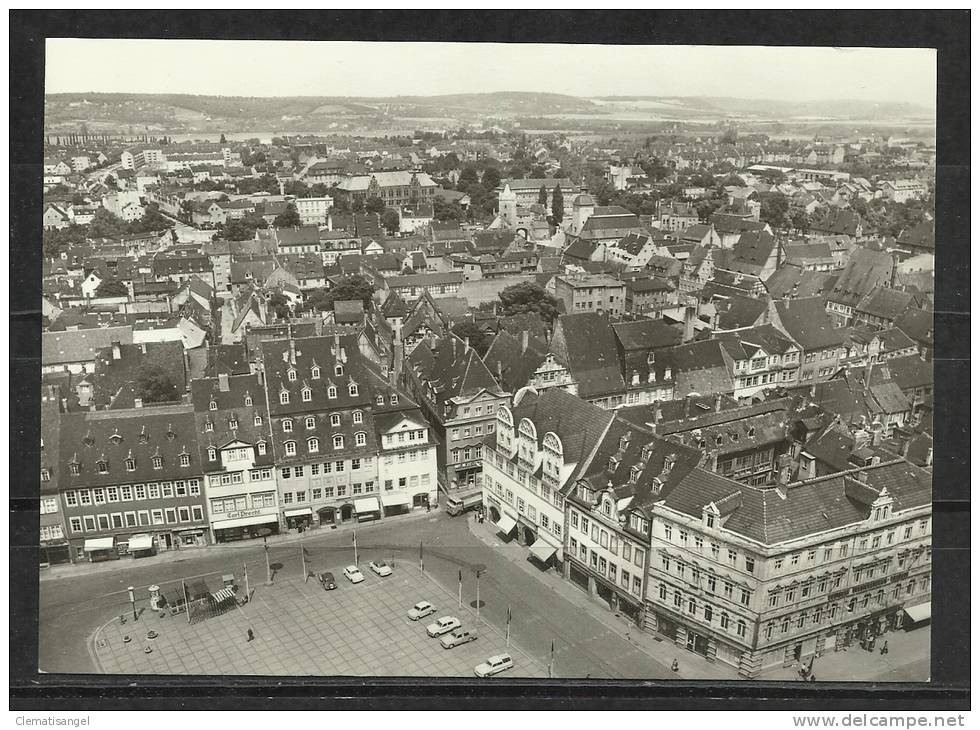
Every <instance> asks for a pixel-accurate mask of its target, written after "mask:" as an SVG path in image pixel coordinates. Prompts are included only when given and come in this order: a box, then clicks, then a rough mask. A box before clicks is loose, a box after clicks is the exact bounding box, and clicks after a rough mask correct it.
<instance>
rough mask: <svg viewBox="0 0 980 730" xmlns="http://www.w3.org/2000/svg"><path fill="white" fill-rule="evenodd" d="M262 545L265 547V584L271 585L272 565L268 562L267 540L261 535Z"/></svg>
mask: <svg viewBox="0 0 980 730" xmlns="http://www.w3.org/2000/svg"><path fill="white" fill-rule="evenodd" d="M262 547H263V548H265V584H266V585H267V586H271V585H272V566H271V565H270V564H269V541H268V540H267V539H266V538H265V536H263V537H262Z"/></svg>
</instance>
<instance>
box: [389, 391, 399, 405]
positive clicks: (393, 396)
mask: <svg viewBox="0 0 980 730" xmlns="http://www.w3.org/2000/svg"><path fill="white" fill-rule="evenodd" d="M389 400H390V401H391V405H393V406H397V405H398V394H397V393H392V394H391V398H390V399H389Z"/></svg>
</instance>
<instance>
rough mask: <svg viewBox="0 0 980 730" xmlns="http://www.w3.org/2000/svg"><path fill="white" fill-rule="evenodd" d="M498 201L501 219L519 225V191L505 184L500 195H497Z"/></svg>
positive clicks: (511, 224) (509, 224)
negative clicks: (516, 191)
mask: <svg viewBox="0 0 980 730" xmlns="http://www.w3.org/2000/svg"><path fill="white" fill-rule="evenodd" d="M497 203H498V206H499V210H500V220H501V221H503V222H504V223H506V224H507V225H508V226H511V227H513V226H516V225H517V193H515V192H514V191H513V190H511V189H510V185H507V184H505V185H504V189H503V190H502V191H501V193H500V195H499V196H497Z"/></svg>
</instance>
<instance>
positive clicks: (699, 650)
mask: <svg viewBox="0 0 980 730" xmlns="http://www.w3.org/2000/svg"><path fill="white" fill-rule="evenodd" d="M687 650H688V651H693V652H694V653H695V654H700V655H701V656H707V655H708V640H707V639H706V638H705V637H703V636H701V634H695V633H694V632H693V631H688V632H687Z"/></svg>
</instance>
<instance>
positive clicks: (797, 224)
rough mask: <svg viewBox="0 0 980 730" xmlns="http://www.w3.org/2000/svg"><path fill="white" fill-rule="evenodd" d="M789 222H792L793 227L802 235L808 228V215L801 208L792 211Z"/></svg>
mask: <svg viewBox="0 0 980 730" xmlns="http://www.w3.org/2000/svg"><path fill="white" fill-rule="evenodd" d="M790 222H791V223H792V224H793V228H795V229H796V230H797V231H799V232H800V233H801V234H802V235H804V236H805V235H806V234H807V231H809V230H810V225H811V223H810V216H809V215H807V212H806V211H805V210H803V209H802V208H800V209H797V210H794V211H793V214H792V215H791V216H790Z"/></svg>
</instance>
